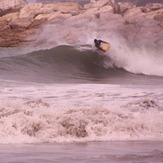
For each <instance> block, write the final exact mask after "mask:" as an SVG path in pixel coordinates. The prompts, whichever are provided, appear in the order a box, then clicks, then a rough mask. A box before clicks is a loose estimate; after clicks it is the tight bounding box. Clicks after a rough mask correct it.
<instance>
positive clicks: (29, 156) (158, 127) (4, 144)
mask: <svg viewBox="0 0 163 163" xmlns="http://www.w3.org/2000/svg"><path fill="white" fill-rule="evenodd" d="M54 27H55V28H54ZM88 27H89V28H88ZM90 27H91V30H90ZM62 28H63V29H64V28H65V26H63V23H62V26H60V25H59V26H57V25H47V26H45V27H44V28H43V31H41V33H40V39H39V41H38V42H35V43H34V44H33V45H30V46H29V47H24V48H23V47H22V48H19V47H16V48H0V99H1V100H0V144H1V145H0V150H1V153H2V155H1V160H2V161H3V162H4V163H5V162H6V163H7V162H20V160H21V161H22V162H28V163H32V162H35V161H36V160H37V161H38V162H39V161H40V162H41V161H44V162H47V163H48V162H62V163H63V162H67V161H68V162H78V161H83V162H89V163H90V162H99V161H100V162H109V161H110V162H112V163H116V162H131V160H132V161H137V160H138V161H139V162H142V161H143V162H158V163H159V162H162V161H163V146H162V141H163V121H162V119H163V64H162V63H163V55H162V49H152V48H149V49H148V48H146V47H143V46H140V47H137V46H135V47H133V46H131V45H128V44H127V43H126V42H125V41H124V39H123V38H122V37H120V36H117V35H116V34H113V33H110V32H108V33H107V32H104V31H99V32H97V31H98V30H96V29H97V27H96V25H95V24H94V23H93V24H92V23H90V24H88V25H87V26H86V27H83V28H80V30H81V31H80V35H79V28H74V27H71V26H70V27H69V28H68V31H64V30H63V33H62V34H60V35H59V32H58V31H59V30H62ZM84 28H85V29H84ZM52 33H53V35H52ZM68 33H71V37H73V38H74V37H76V38H77V39H76V42H74V41H73V39H72V38H71V37H69V39H68V40H67V39H65V37H64V36H65V35H67V34H68ZM94 38H99V39H103V40H105V41H108V42H109V43H110V44H111V48H110V49H109V51H107V52H105V53H103V52H100V51H98V50H97V49H96V48H95V47H94V45H93V40H94ZM45 40H46V41H45ZM15 149H16V151H17V152H15ZM124 149H125V150H124ZM51 151H53V152H51ZM57 152H58V154H56V153H57ZM43 153H44V154H43ZM37 154H38V155H40V157H38V156H37ZM7 156H10V157H9V158H8V157H7ZM15 156H17V157H15ZM6 158H8V159H6ZM45 158H46V159H45ZM24 160H26V161H24Z"/></svg>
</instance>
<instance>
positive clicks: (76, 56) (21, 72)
mask: <svg viewBox="0 0 163 163" xmlns="http://www.w3.org/2000/svg"><path fill="white" fill-rule="evenodd" d="M119 52H120V53H121V51H120V50H119ZM109 53H110V54H107V53H106V54H103V53H100V52H98V51H97V50H94V49H92V48H91V46H87V45H85V46H80V47H78V48H75V47H72V46H66V45H65V46H57V47H54V48H51V49H46V50H38V51H34V52H30V53H27V54H23V55H22V54H21V55H13V56H6V57H1V58H0V65H1V66H0V76H1V78H2V79H9V80H11V79H12V80H21V81H30V82H48V83H58V82H59V83H74V82H75V83H88V82H89V83H92V82H93V83H94V82H95V83H98V82H99V83H114V84H115V83H119V82H120V83H122V82H128V81H130V82H132V83H133V82H136V81H137V79H136V80H135V77H136V76H138V78H139V80H141V79H142V82H143V81H144V79H146V78H148V77H147V76H142V75H134V74H132V73H128V72H127V71H129V72H132V71H134V70H133V69H135V68H136V66H137V64H138V63H134V60H132V58H133V57H135V56H129V54H126V55H123V59H122V56H117V51H115V50H112V51H110V52H109ZM123 53H124V52H123ZM127 56H128V58H127ZM131 63H132V64H133V65H131ZM141 63H142V61H141ZM127 64H128V65H127ZM143 66H145V65H144V64H143ZM139 68H140V66H138V67H137V70H138V69H139ZM126 70H127V71H126ZM152 70H153V68H152ZM160 71H162V69H161V70H160ZM157 72H159V70H157ZM140 74H141V73H140ZM121 78H123V81H122V80H121ZM150 79H151V78H150ZM155 79H156V78H155ZM161 79H162V78H159V80H161ZM151 80H152V79H151Z"/></svg>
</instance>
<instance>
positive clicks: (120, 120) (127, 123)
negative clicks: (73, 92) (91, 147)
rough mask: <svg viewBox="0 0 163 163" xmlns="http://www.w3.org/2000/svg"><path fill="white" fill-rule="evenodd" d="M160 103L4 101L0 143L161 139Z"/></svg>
mask: <svg viewBox="0 0 163 163" xmlns="http://www.w3.org/2000/svg"><path fill="white" fill-rule="evenodd" d="M162 106H163V105H162V104H160V103H158V102H157V101H155V100H153V99H142V100H139V101H135V102H132V103H128V104H127V105H126V106H123V107H121V108H114V107H108V108H106V107H89V108H87V107H85V108H84V107H81V108H80V107H78V108H76V107H72V108H62V109H61V108H55V107H53V106H51V105H50V104H49V103H47V102H45V101H44V100H42V99H35V100H26V101H23V100H16V101H15V102H9V101H5V102H1V104H0V130H1V133H0V143H47V142H73V141H75V142H87V141H117V140H118V141H119V140H155V141H156V140H163V121H162V119H163V107H162ZM125 108H127V109H125ZM156 117H157V118H156Z"/></svg>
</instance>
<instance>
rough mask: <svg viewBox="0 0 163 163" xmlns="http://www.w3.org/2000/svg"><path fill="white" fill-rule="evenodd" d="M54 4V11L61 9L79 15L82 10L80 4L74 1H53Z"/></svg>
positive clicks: (60, 10)
mask: <svg viewBox="0 0 163 163" xmlns="http://www.w3.org/2000/svg"><path fill="white" fill-rule="evenodd" d="M52 5H53V10H54V11H59V12H61V13H63V14H72V15H78V14H79V13H80V12H81V10H82V7H81V6H80V5H79V4H77V3H73V2H63V3H53V4H52Z"/></svg>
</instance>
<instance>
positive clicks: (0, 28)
mask: <svg viewBox="0 0 163 163" xmlns="http://www.w3.org/2000/svg"><path fill="white" fill-rule="evenodd" d="M5 1H6V0H3V1H2V2H3V3H2V2H0V7H1V10H2V9H3V11H7V12H6V14H5V12H3V15H1V16H0V46H1V47H10V46H22V45H26V44H27V43H32V42H39V39H40V33H42V32H43V31H44V27H42V28H40V27H41V26H43V25H45V24H50V25H51V28H52V29H54V31H62V33H61V34H62V36H61V37H63V38H65V40H66V41H67V42H69V43H71V42H73V40H75V38H76V36H75V31H76V33H80V32H82V31H87V28H91V29H90V31H91V30H96V31H97V32H98V31H104V33H105V31H110V33H114V34H117V35H119V36H120V37H122V38H123V39H124V40H126V42H128V43H130V44H131V45H137V44H141V45H142V44H143V45H144V46H153V47H156V46H162V45H163V30H162V28H163V4H147V5H146V6H143V7H137V6H135V5H133V4H130V3H118V4H117V3H115V2H114V0H100V1H96V0H91V2H90V3H89V4H86V5H85V6H83V7H81V6H80V5H79V4H77V3H72V2H65V3H52V4H42V3H29V4H27V3H26V2H25V1H24V0H17V1H16V0H15V2H17V3H16V4H19V5H14V7H12V3H11V5H10V6H8V7H6V8H5V7H4V2H5ZM8 1H9V0H8ZM10 1H12V0H10ZM13 1H14V0H13ZM2 4H3V5H2ZM5 4H6V3H5ZM8 4H9V2H8ZM2 6H3V7H2ZM9 10H10V11H12V12H11V13H8V12H9ZM92 24H95V25H92ZM65 29H66V30H65ZM40 30H41V32H39V31H40ZM83 33H84V32H83ZM61 34H60V35H61ZM149 38H150V39H149ZM44 41H46V40H44Z"/></svg>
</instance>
